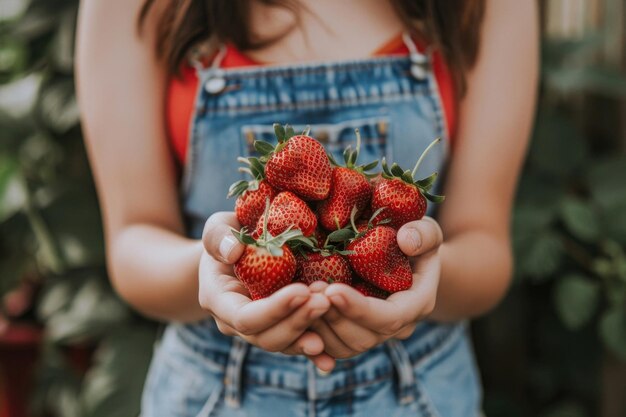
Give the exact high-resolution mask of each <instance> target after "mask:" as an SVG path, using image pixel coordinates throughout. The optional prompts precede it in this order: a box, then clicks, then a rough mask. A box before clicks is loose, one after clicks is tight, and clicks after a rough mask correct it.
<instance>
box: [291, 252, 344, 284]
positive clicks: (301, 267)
mask: <svg viewBox="0 0 626 417" xmlns="http://www.w3.org/2000/svg"><path fill="white" fill-rule="evenodd" d="M296 259H297V262H298V271H297V273H296V279H297V280H298V281H301V282H304V283H305V284H307V285H310V284H312V283H313V282H314V281H326V282H328V283H329V284H332V283H333V282H340V283H343V284H348V285H350V283H351V282H352V270H351V269H350V265H349V264H348V261H347V260H346V259H345V258H344V257H343V256H341V255H340V254H339V253H336V252H335V253H331V252H312V253H304V254H302V255H298V256H297V257H296Z"/></svg>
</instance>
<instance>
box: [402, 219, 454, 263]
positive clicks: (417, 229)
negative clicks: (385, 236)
mask: <svg viewBox="0 0 626 417" xmlns="http://www.w3.org/2000/svg"><path fill="white" fill-rule="evenodd" d="M397 239H398V246H400V249H401V250H402V252H404V254H405V255H407V256H418V255H421V254H423V253H426V252H430V251H431V250H433V249H436V248H438V247H439V246H440V245H441V243H442V242H443V232H442V231H441V227H439V223H437V222H436V221H435V220H433V219H432V218H431V217H424V218H423V219H421V220H417V221H413V222H409V223H406V224H405V225H404V226H402V227H401V228H400V230H398V237H397Z"/></svg>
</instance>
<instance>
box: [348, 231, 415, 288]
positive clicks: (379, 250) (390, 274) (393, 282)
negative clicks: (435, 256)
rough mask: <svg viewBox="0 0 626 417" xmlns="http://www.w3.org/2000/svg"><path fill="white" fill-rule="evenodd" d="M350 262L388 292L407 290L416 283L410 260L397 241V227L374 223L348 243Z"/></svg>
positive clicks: (365, 277)
mask: <svg viewBox="0 0 626 417" xmlns="http://www.w3.org/2000/svg"><path fill="white" fill-rule="evenodd" d="M346 249H347V250H348V251H351V252H354V253H353V254H350V255H347V258H348V261H349V262H350V266H352V269H353V270H354V272H356V273H357V274H358V275H359V276H360V277H361V278H363V279H364V280H365V281H367V282H369V283H370V284H374V285H375V286H377V287H378V288H381V289H383V290H385V291H388V292H397V291H402V290H407V289H409V288H410V287H411V284H412V283H413V273H412V271H411V264H410V263H409V258H407V257H406V256H405V255H404V254H403V253H402V251H401V250H400V247H399V246H398V243H397V241H396V230H395V229H393V228H392V227H389V226H374V227H373V228H371V229H369V230H367V231H366V232H365V233H363V234H361V233H359V234H358V235H357V236H356V237H355V238H354V239H353V240H352V242H350V243H349V244H348V246H346Z"/></svg>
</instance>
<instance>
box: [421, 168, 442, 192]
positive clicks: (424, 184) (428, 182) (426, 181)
mask: <svg viewBox="0 0 626 417" xmlns="http://www.w3.org/2000/svg"><path fill="white" fill-rule="evenodd" d="M438 176H439V173H438V172H433V173H432V174H430V175H429V176H428V177H426V178H422V179H421V180H419V181H416V182H415V183H416V184H417V185H418V186H419V187H420V188H423V189H424V190H426V191H428V190H430V188H431V187H432V185H433V184H434V183H435V181H436V180H437V177H438Z"/></svg>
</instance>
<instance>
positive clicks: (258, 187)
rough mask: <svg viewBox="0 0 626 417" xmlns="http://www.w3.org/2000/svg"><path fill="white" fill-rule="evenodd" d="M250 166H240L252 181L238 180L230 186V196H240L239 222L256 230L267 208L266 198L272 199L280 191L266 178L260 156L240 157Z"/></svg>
mask: <svg viewBox="0 0 626 417" xmlns="http://www.w3.org/2000/svg"><path fill="white" fill-rule="evenodd" d="M238 160H239V161H240V162H244V163H246V164H248V165H249V167H244V168H240V171H243V172H247V173H248V174H250V175H251V176H252V178H253V179H252V180H251V181H245V180H241V181H237V182H236V183H234V184H233V185H231V186H230V189H229V190H228V197H232V196H238V197H237V201H236V202H235V214H236V216H237V220H239V224H241V226H242V227H245V228H246V229H247V230H254V228H255V227H256V225H257V223H258V222H259V218H261V217H262V215H263V210H264V209H265V200H266V199H268V198H269V199H270V201H272V200H273V199H274V197H275V196H276V194H278V191H276V190H275V189H274V187H272V186H271V185H270V184H269V183H268V182H267V181H266V180H265V179H264V178H265V172H264V166H263V164H262V163H261V162H260V161H259V159H258V158H247V159H246V158H238Z"/></svg>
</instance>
